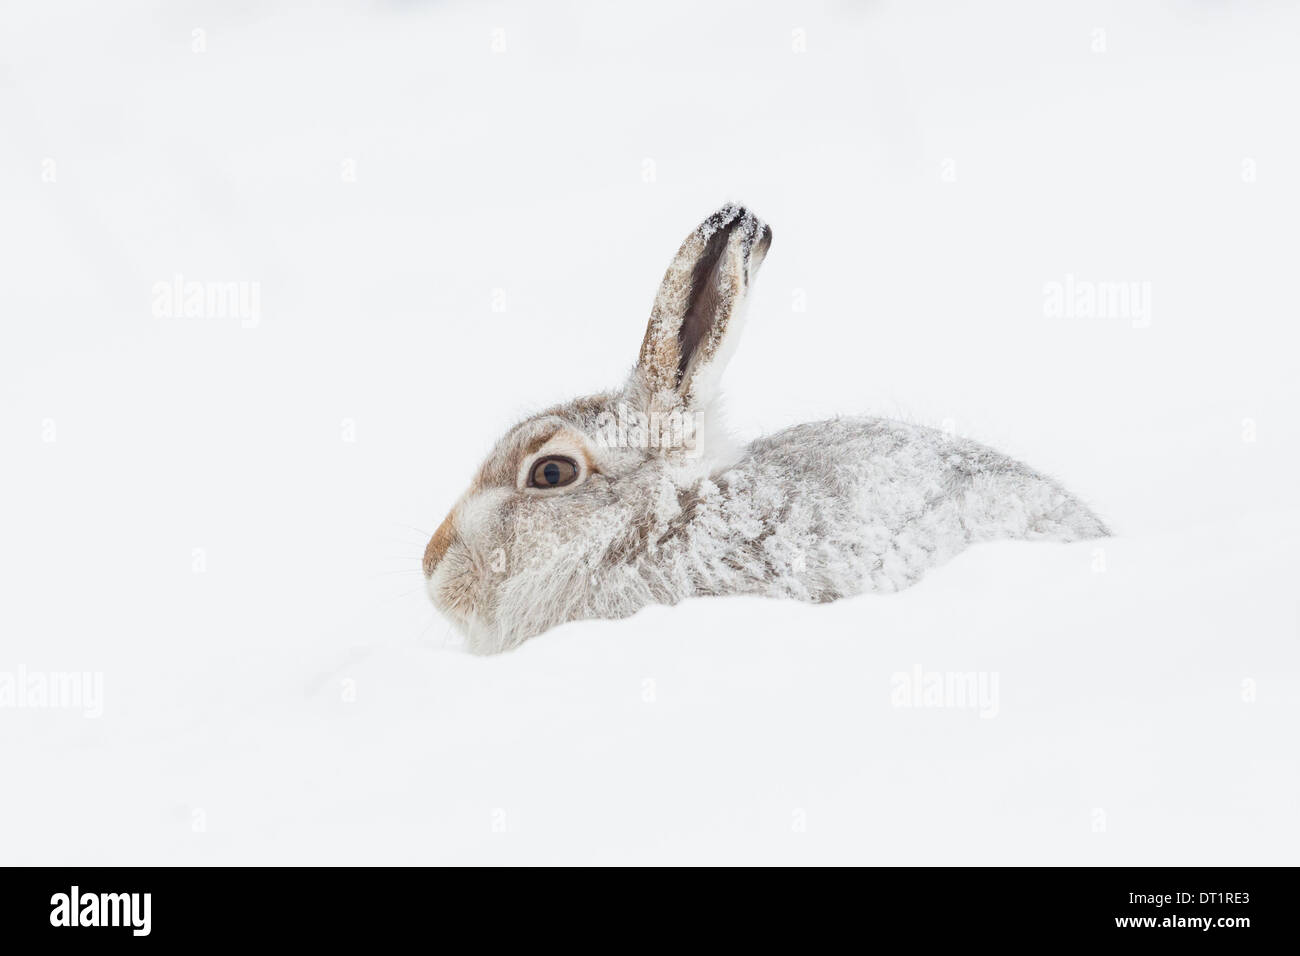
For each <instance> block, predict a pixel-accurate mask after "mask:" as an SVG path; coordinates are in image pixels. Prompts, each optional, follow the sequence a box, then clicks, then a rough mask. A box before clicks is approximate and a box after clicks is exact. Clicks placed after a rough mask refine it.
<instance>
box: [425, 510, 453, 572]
mask: <svg viewBox="0 0 1300 956" xmlns="http://www.w3.org/2000/svg"><path fill="white" fill-rule="evenodd" d="M455 538H456V529H455V527H454V526H453V525H452V521H451V515H447V517H445V518H443V519H442V524H440V525H438V530H437V531H435V532H434V533H433V537H432V538H430V539H429V546H428V547H427V548H425V549H424V576H425V577H426V578H427V577H431V576H432V575H433V569H434V568H436V567H437V566H438V562H439V561H441V560H442V556H443V555H444V554H446V553H447V549H448V548H450V547H451V543H452V541H454V540H455Z"/></svg>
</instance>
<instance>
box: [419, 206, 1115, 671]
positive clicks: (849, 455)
mask: <svg viewBox="0 0 1300 956" xmlns="http://www.w3.org/2000/svg"><path fill="white" fill-rule="evenodd" d="M771 241H772V232H771V230H770V229H769V228H768V227H767V226H766V225H765V224H764V223H763V222H761V221H760V220H759V219H757V218H756V217H755V216H754V215H753V214H752V213H750V212H749V211H748V210H746V209H743V208H741V207H738V206H734V205H728V206H724V207H723V208H721V209H719V210H718V211H717V212H715V213H714V214H713V215H711V216H709V218H708V219H706V220H704V222H703V223H701V224H700V225H699V227H698V228H697V229H695V231H694V232H692V233H691V234H690V235H689V236H687V237H686V241H685V242H684V243H682V247H681V249H679V250H678V252H677V256H676V258H674V259H673V261H672V263H671V264H670V265H669V267H668V272H667V274H666V275H665V276H664V279H663V284H662V285H661V286H660V288H659V293H658V296H657V297H656V299H655V303H654V309H653V311H652V312H651V314H650V324H649V327H648V328H647V329H646V333H645V339H644V341H642V343H641V353H640V357H639V358H638V360H637V364H636V368H634V369H633V370H632V374H631V375H630V376H629V378H628V380H627V382H626V384H625V385H624V386H623V387H622V389H620V390H618V391H613V392H608V393H606V394H603V395H595V396H591V397H588V398H578V399H574V400H573V401H571V402H569V403H568V404H565V405H560V406H557V407H555V408H551V409H548V410H547V411H544V412H542V413H540V414H538V415H534V416H533V417H531V418H528V419H526V420H524V421H522V422H520V423H519V424H518V425H516V426H515V427H513V428H512V429H510V430H509V431H508V432H507V433H506V434H505V437H503V438H502V439H501V440H500V441H499V442H498V443H497V445H496V448H495V449H493V451H492V453H491V455H489V456H488V459H487V461H486V462H484V463H483V466H482V467H481V468H479V470H478V474H477V475H476V476H475V477H474V480H473V483H472V484H471V485H470V487H469V490H468V491H467V492H466V493H465V494H464V496H463V497H462V498H461V499H460V501H459V502H458V503H457V504H456V506H455V507H454V508H452V510H451V514H449V515H448V516H447V518H446V520H444V521H443V522H442V524H441V526H440V527H439V528H438V530H437V532H435V533H434V535H433V538H432V539H431V540H430V541H429V546H428V548H427V549H426V550H425V552H424V573H425V575H426V577H427V579H428V581H427V584H428V590H429V594H430V596H431V597H432V598H433V602H434V604H435V605H436V606H437V607H438V608H439V609H440V610H441V611H443V612H444V613H445V614H446V615H447V616H448V617H449V618H450V619H451V620H452V621H453V622H454V623H455V624H456V625H457V626H458V628H459V629H460V630H462V631H463V632H464V633H465V635H466V637H467V640H468V646H469V648H470V649H471V650H473V651H476V652H479V653H492V652H495V651H502V650H506V649H508V648H511V647H515V646H517V645H518V644H520V643H521V642H523V641H525V640H527V639H528V638H530V637H533V636H534V635H536V634H540V633H541V632H543V631H545V630H547V629H548V628H550V627H553V626H555V625H556V624H560V623H562V622H564V621H572V620H576V619H579V618H618V617H625V616H627V615H629V614H633V613H635V612H636V611H637V610H639V609H640V608H643V607H645V606H646V605H647V604H654V603H659V604H675V603H677V602H678V601H680V600H682V599H683V598H688V597H694V596H697V595H710V594H761V595H766V596H769V597H786V598H798V599H799V600H802V601H819V602H820V601H834V600H835V599H836V598H841V597H845V596H848V595H852V594H860V593H862V592H864V591H897V590H899V589H901V588H905V587H907V586H908V585H910V584H912V583H914V582H915V581H917V580H918V579H919V578H920V577H921V575H923V574H924V573H925V572H926V571H928V570H929V569H930V568H932V567H934V566H935V565H938V564H941V563H942V562H944V561H946V560H948V558H950V557H952V556H953V555H955V554H957V552H959V551H961V550H962V549H963V548H965V547H966V546H967V545H968V544H970V543H972V542H975V541H988V540H992V539H996V538H1042V539H1048V540H1052V541H1075V540H1078V539H1082V538H1096V537H1101V536H1103V535H1105V534H1107V531H1106V528H1105V527H1104V526H1103V525H1102V523H1101V522H1100V521H1099V520H1098V519H1097V517H1096V516H1095V515H1093V514H1092V512H1091V511H1089V510H1088V508H1087V507H1085V506H1084V505H1083V504H1082V503H1081V502H1080V501H1079V500H1078V499H1076V498H1075V497H1074V496H1072V495H1071V494H1070V493H1069V492H1067V491H1066V490H1065V489H1064V488H1062V487H1061V486H1060V485H1058V484H1057V483H1056V482H1055V481H1053V480H1052V479H1050V478H1047V477H1045V476H1043V475H1040V474H1038V473H1037V472H1035V471H1033V470H1032V469H1030V468H1027V467H1026V466H1024V465H1022V464H1020V463H1019V462H1017V461H1013V460H1012V459H1010V458H1007V457H1006V456H1004V455H1001V454H999V453H998V452H996V451H993V450H992V449H990V448H986V447H984V446H982V445H979V444H976V443H975V442H972V441H966V440H964V439H961V438H954V437H951V436H949V435H946V434H943V433H941V432H938V431H935V430H933V429H930V428H922V427H919V426H916V425H909V424H905V423H902V422H896V421H889V420H886V419H880V418H840V419H835V420H832V421H824V422H814V423H812V424H807V425H796V426H794V427H793V428H787V429H785V430H784V431H781V432H777V433H776V434H774V435H769V436H767V437H765V438H760V439H758V440H757V441H755V442H753V443H752V444H751V445H749V446H748V447H747V448H737V447H734V446H731V445H729V443H728V441H727V439H726V436H725V434H724V433H721V430H720V428H719V427H718V425H717V423H716V422H715V420H714V419H715V414H714V411H713V404H714V400H715V396H716V394H717V390H718V379H719V376H720V375H721V373H722V369H723V366H724V365H725V363H726V360H727V357H728V355H729V353H730V352H731V350H732V348H733V347H734V345H735V342H736V339H737V337H738V336H739V334H740V326H741V319H742V313H743V310H744V306H745V299H746V295H747V293H748V292H749V287H750V284H751V283H752V282H753V280H754V276H755V274H756V273H757V272H758V268H759V266H760V265H761V264H762V262H763V257H764V256H765V255H766V254H767V250H768V247H769V245H770V244H771Z"/></svg>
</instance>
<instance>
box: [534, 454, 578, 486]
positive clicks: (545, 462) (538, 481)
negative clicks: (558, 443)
mask: <svg viewBox="0 0 1300 956" xmlns="http://www.w3.org/2000/svg"><path fill="white" fill-rule="evenodd" d="M577 480H578V463H577V462H575V461H574V460H573V459H572V458H561V457H559V456H552V457H548V458H539V459H537V461H536V462H534V463H533V469H532V471H530V472H529V473H528V484H529V485H530V486H531V487H533V488H560V487H562V486H564V485H571V484H573V483H574V482H575V481H577Z"/></svg>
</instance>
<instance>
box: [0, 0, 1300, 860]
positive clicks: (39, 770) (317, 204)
mask: <svg viewBox="0 0 1300 956" xmlns="http://www.w3.org/2000/svg"><path fill="white" fill-rule="evenodd" d="M738 10H739V8H736V7H732V6H726V7H718V8H716V9H709V10H705V11H699V10H697V9H696V8H695V5H688V4H678V3H669V4H665V5H662V6H661V7H659V8H656V11H655V15H654V16H653V17H635V18H632V19H631V20H629V19H628V18H627V15H626V14H619V13H617V12H615V11H613V10H607V9H603V8H601V7H599V6H596V5H588V4H576V5H571V6H567V7H564V8H563V9H562V10H560V11H556V12H546V11H544V10H543V9H542V8H541V7H539V6H537V5H528V6H525V5H522V4H521V5H515V4H507V3H502V4H496V5H489V6H485V7H480V6H478V5H473V6H471V5H469V4H449V5H446V4H444V5H435V4H417V3H389V4H376V5H374V6H372V7H368V8H357V7H351V8H345V7H343V6H338V7H331V6H324V7H321V8H314V9H308V8H306V7H301V8H299V7H286V8H283V9H281V10H280V11H279V12H259V11H257V10H255V9H253V8H249V9H247V10H231V9H228V8H227V6H226V5H221V4H198V5H195V6H193V7H186V8H175V7H156V6H155V5H152V4H144V3H139V4H127V5H125V6H123V5H117V9H115V10H113V11H111V12H110V11H108V10H106V9H100V8H99V7H98V6H96V5H93V4H85V5H84V6H83V7H82V9H81V11H80V12H79V13H76V14H73V15H68V14H67V13H66V12H65V11H62V10H61V11H55V10H53V9H52V8H51V9H44V8H42V7H41V6H40V5H34V4H29V5H25V6H23V7H13V6H11V7H7V8H6V9H5V10H4V12H3V13H0V63H3V64H4V65H5V67H4V71H3V74H2V75H0V128H3V129H4V130H5V136H4V137H3V139H0V171H2V172H3V175H2V176H0V208H3V210H4V215H3V219H0V254H2V255H3V260H4V262H5V268H4V269H3V270H2V271H0V315H3V316H4V330H5V331H4V335H5V344H4V348H3V350H2V351H0V383H2V384H0V389H2V390H0V430H2V434H3V447H4V449H5V451H4V456H5V457H4V469H3V474H4V481H3V487H4V492H5V493H4V495H3V496H2V497H0V528H2V529H3V545H2V546H0V580H3V581H4V600H3V602H0V675H3V674H6V673H9V674H13V673H16V672H17V671H18V670H19V668H20V667H21V668H25V669H26V670H27V671H29V672H41V673H48V674H55V673H65V672H77V673H83V672H88V673H93V674H99V675H102V681H103V684H102V686H103V701H102V704H103V714H102V716H99V717H97V718H96V717H88V716H83V713H82V711H81V710H80V709H78V708H75V707H64V708H33V707H14V706H3V707H0V766H3V768H4V784H5V785H4V787H3V788H0V862H3V863H6V864H30V863H40V864H145V863H152V864H165V863H182V864H190V863H193V864H201V863H326V862H329V863H361V862H368V863H597V862H609V863H615V862H617V863H629V862H640V863H669V862H735V863H770V862H792V863H824V862H843V863H848V862H854V863H901V864H925V863H1052V864H1059V863H1083V864H1192V863H1197V864H1228V863H1234V864H1236V863H1240V864H1252V863H1274V864H1276V863H1294V862H1295V861H1296V853H1297V849H1298V848H1300V832H1298V830H1300V825H1298V824H1297V822H1296V820H1297V814H1296V812H1295V810H1296V805H1297V795H1298V793H1300V791H1298V785H1300V767H1298V766H1297V749H1296V746H1295V737H1296V729H1297V717H1298V716H1300V714H1298V713H1297V700H1300V697H1298V695H1297V692H1298V691H1300V646H1298V641H1300V612H1298V608H1297V599H1296V594H1295V582H1296V579H1297V558H1296V547H1295V541H1296V540H1297V535H1298V534H1300V506H1297V504H1296V501H1295V488H1296V479H1297V464H1300V450H1298V449H1300V441H1298V440H1300V425H1298V424H1297V416H1296V414H1295V409H1296V407H1297V398H1298V396H1297V382H1298V381H1300V376H1298V375H1297V372H1298V371H1300V369H1298V368H1297V364H1298V359H1297V355H1298V354H1300V351H1298V350H1297V345H1298V344H1300V335H1298V334H1297V331H1296V323H1295V321H1294V317H1295V313H1296V292H1295V287H1294V280H1293V279H1292V275H1293V271H1294V270H1293V266H1294V262H1295V259H1296V253H1297V249H1296V248H1295V237H1294V230H1293V228H1292V224H1293V223H1294V221H1295V210H1296V200H1297V198H1300V197H1298V191H1300V187H1298V186H1297V182H1296V180H1295V178H1294V176H1293V175H1292V174H1291V173H1290V170H1293V169H1295V168H1297V163H1298V161H1300V134H1298V133H1297V130H1296V127H1295V124H1294V123H1293V122H1288V121H1287V120H1288V118H1289V117H1290V109H1289V104H1288V103H1287V102H1286V96H1285V93H1286V92H1287V91H1289V90H1293V89H1295V88H1296V87H1297V80H1300V77H1298V76H1297V73H1298V72H1300V66H1298V65H1297V64H1296V63H1295V61H1294V57H1293V56H1291V53H1290V50H1289V41H1290V37H1292V36H1294V32H1295V27H1296V22H1295V21H1296V18H1297V14H1296V13H1295V12H1294V11H1289V10H1281V9H1279V10H1239V9H1233V10H1226V9H1224V10H1220V9H1218V8H1215V7H1209V6H1172V7H1165V8H1159V9H1157V8H1149V9H1133V8H1131V6H1129V5H1121V4H1112V5H1107V6H1104V7H1101V8H1098V7H1095V6H1093V5H1089V6H1086V7H1085V6H1083V5H1074V4H1066V5H1056V4H1053V5H1050V6H1048V7H1044V6H1043V5H1038V4H1031V3H1024V4H1011V5H1008V7H1007V8H1006V10H1005V12H1002V13H999V14H998V15H996V16H994V15H991V14H989V13H987V12H976V11H974V10H967V9H964V8H963V7H962V6H961V5H959V4H951V5H945V6H944V7H943V8H942V13H941V14H940V12H939V8H936V10H935V11H932V12H930V13H928V14H927V15H926V16H924V17H922V16H921V15H920V14H919V13H917V12H916V11H909V10H908V9H907V8H906V7H901V6H900V7H897V8H895V7H891V6H867V7H865V8H863V9H862V10H861V11H855V10H854V9H852V8H849V7H842V8H841V7H831V8H827V9H826V10H825V11H816V12H814V11H808V10H806V9H804V8H801V7H799V6H797V5H793V4H779V3H767V4H758V5H753V9H752V10H750V9H749V7H748V6H747V7H746V10H747V11H748V12H746V13H745V14H744V15H743V19H741V14H740V13H739V12H738ZM195 29H202V30H203V31H205V32H204V33H203V34H202V36H203V42H204V45H205V50H204V52H202V53H196V52H194V51H193V44H194V43H195V36H194V34H193V33H192V31H193V30H195ZM497 29H501V30H503V31H504V33H503V34H497V35H496V36H497V37H498V39H499V38H501V37H504V42H505V51H504V52H501V53H494V52H493V49H492V47H493V42H494V39H493V38H494V33H493V31H494V30H497ZM1096 29H1103V30H1104V31H1105V52H1103V53H1097V52H1094V50H1093V47H1094V44H1095V39H1096V38H1095V35H1094V31H1095V30H1096ZM794 30H802V31H804V34H805V35H806V41H807V49H806V52H803V53H796V52H794V50H793V49H792V31H794ZM499 45H500V44H499V42H498V46H499ZM47 160H52V161H53V164H54V165H53V166H52V167H50V166H48V165H47V164H46V161H47ZM647 160H649V161H650V162H651V163H652V165H651V166H647V165H646V162H647ZM349 161H351V162H352V164H353V165H352V166H348V165H347V164H348V162H349ZM1247 161H1249V162H1250V164H1251V165H1250V166H1247V165H1246V163H1247ZM949 163H951V165H947V164H949ZM51 168H52V169H53V170H55V174H54V181H53V182H48V181H43V179H42V172H43V170H46V169H51ZM349 169H350V170H352V172H353V173H354V174H355V176H354V180H355V181H352V180H349V179H348V178H347V176H348V170H349ZM648 169H653V177H652V178H651V181H647V180H646V176H647V175H648V174H647V172H646V171H647V170H648ZM945 170H955V178H952V177H950V178H951V181H949V180H948V179H945V178H944V172H945ZM1248 171H1249V173H1248ZM1251 176H1253V177H1254V178H1250V177H1251ZM729 200H734V201H737V202H743V203H745V204H746V205H747V206H748V207H750V208H753V209H754V210H755V212H756V213H758V214H759V215H761V216H762V217H763V219H764V220H765V221H767V222H769V223H770V224H771V225H772V228H773V231H774V237H775V238H774V240H773V244H772V247H771V249H770V251H769V253H768V256H767V260H766V262H765V264H764V266H763V272H762V275H761V276H760V277H759V278H758V280H757V282H756V284H755V288H754V291H753V293H752V297H751V304H750V308H749V314H748V317H747V326H746V329H745V338H744V340H743V341H742V342H741V344H740V346H739V348H738V350H737V352H736V354H735V357H734V359H733V361H732V363H731V367H730V369H729V371H728V373H727V376H726V378H725V379H724V382H723V384H724V385H725V387H726V391H727V407H728V410H729V412H730V416H731V421H732V423H733V426H734V427H735V429H736V431H737V433H738V434H740V435H742V436H743V437H745V438H750V437H753V436H754V435H757V434H759V433H761V432H767V431H772V430H775V429H777V428H780V427H783V426H786V425H789V424H792V423H795V422H799V421H807V420H815V419H818V418H826V417H830V416H833V415H836V414H886V415H893V416H896V417H901V418H904V419H906V420H909V421H917V422H922V423H926V424H931V425H935V426H938V427H947V428H949V429H950V430H953V431H956V432H957V433H959V434H964V435H969V436H970V437H972V438H975V439H977V440H979V441H982V442H986V443H988V444H990V445H992V446H993V447H995V448H997V449H999V450H1000V451H1003V452H1005V453H1007V454H1010V455H1012V456H1014V457H1016V458H1018V459H1020V460H1023V461H1025V462H1026V463H1028V464H1029V465H1030V466H1031V467H1034V468H1037V469H1041V470H1043V471H1045V472H1047V473H1049V474H1051V475H1053V476H1054V477H1056V478H1058V479H1059V480H1061V481H1062V483H1063V484H1064V485H1065V486H1066V487H1068V488H1069V489H1070V490H1071V491H1073V492H1075V493H1077V494H1079V495H1080V496H1081V497H1082V498H1083V499H1084V500H1086V501H1087V502H1088V503H1089V504H1090V505H1092V506H1093V507H1094V508H1095V509H1096V510H1097V511H1098V513H1099V514H1100V515H1101V516H1102V517H1103V518H1104V519H1105V520H1106V521H1107V523H1108V524H1109V525H1110V526H1111V527H1112V529H1113V531H1114V532H1115V535H1116V536H1115V537H1114V538H1111V539H1107V540H1105V541H1103V542H1081V543H1079V544H1072V545H1055V544H1048V543H1025V542H1000V543H995V544H983V545H978V546H975V547H972V548H971V549H969V550H967V551H966V552H964V553H963V554H961V555H959V556H957V557H956V558H954V559H953V560H952V561H951V562H949V563H947V564H946V565H944V566H943V567H941V568H939V569H937V570H935V571H933V572H931V573H930V574H929V575H927V577H926V578H925V579H924V580H923V581H921V582H920V583H919V584H918V585H916V586H914V587H912V588H911V589H909V590H907V591H904V592H902V593H899V594H893V595H864V596H862V597H858V598H852V599H847V600H843V601H840V602H836V603H834V604H829V605H823V606H808V605H803V604H799V603H796V602H786V601H775V600H764V599H758V598H753V599H750V598H719V599H708V600H698V601H691V602H686V603H683V604H681V605H679V606H677V607H671V608H669V607H652V608H648V609H646V610H644V611H642V612H640V613H639V614H637V615H636V616H635V617H633V618H630V619H628V620H625V621H617V622H600V621H589V622H581V623H575V624H570V625H566V626H563V627H561V628H557V629H555V630H553V631H551V632H549V633H547V634H545V635H543V636H541V637H538V638H536V639H534V640H532V641H530V642H528V643H527V644H525V645H524V646H523V647H521V648H520V649H518V650H517V651H513V652H510V653H508V654H504V655H499V656H496V657H491V658H478V657H474V656H471V655H468V654H466V653H464V651H463V650H462V649H461V648H460V647H458V646H457V645H456V643H455V638H454V637H453V635H452V633H451V629H450V626H449V625H448V624H447V623H446V622H445V621H443V620H442V619H440V618H438V617H437V616H436V615H435V613H434V611H433V609H432V608H431V607H430V605H429V603H428V600H427V598H426V596H425V595H424V593H423V588H422V586H421V584H422V578H421V576H420V573H419V560H420V555H421V553H422V551H423V548H424V544H425V542H426V541H427V538H428V535H429V533H431V532H432V530H433V529H434V528H435V527H436V526H437V524H438V522H439V521H441V519H442V517H443V515H444V514H445V513H446V510H447V509H448V508H449V507H450V506H451V504H452V503H453V502H454V501H455V500H456V498H457V497H458V496H459V495H460V493H461V492H462V491H463V490H464V487H465V485H466V484H467V482H468V481H469V479H470V477H471V476H472V474H473V472H474V470H475V468H476V467H477V466H478V464H479V463H480V461H481V460H482V458H483V456H484V455H485V454H486V452H487V451H488V450H489V449H490V448H491V447H492V444H493V443H494V442H495V440H496V439H497V438H498V437H499V435H500V434H501V433H502V432H503V431H504V430H505V428H506V427H508V426H509V425H510V424H511V423H513V422H514V421H516V420H518V419H519V418H520V417H521V416H522V415H525V414H528V413H530V412H532V411H536V410H537V409H540V408H544V407H546V406H548V405H550V404H553V403H555V402H558V401H563V400H566V399H568V398H571V397H573V396H574V395H577V394H582V393H589V392H595V391H598V390H601V389H604V388H608V387H613V386H616V385H617V384H619V383H620V382H621V381H622V380H623V378H624V376H625V375H626V373H627V370H628V368H629V367H630V365H631V363H632V362H633V361H634V359H635V357H636V351H637V347H638V345H639V343H640V342H641V337H642V333H643V331H644V326H645V321H646V319H647V317H648V315H649V310H650V307H651V305H652V301H653V297H654V293H655V289H656V288H657V286H658V283H659V280H660V278H661V277H662V275H663V270H664V268H665V266H666V265H667V263H668V260H669V259H670V258H671V256H672V254H673V252H674V251H675V249H676V248H677V246H678V244H679V243H680V241H681V239H682V237H683V236H684V235H685V234H686V232H687V231H689V230H690V229H691V228H692V226H693V225H694V224H695V223H697V222H698V221H699V220H700V218H701V217H702V216H704V215H706V214H707V213H708V212H709V211H710V210H712V209H714V208H716V207H717V206H719V205H720V204H721V203H723V202H725V201H729ZM176 275H181V276H183V277H184V281H195V282H199V283H205V284H214V283H224V282H243V283H257V284H258V285H257V297H258V298H257V299H256V301H258V302H259V303H260V304H259V315H258V316H257V321H256V322H255V323H251V324H250V323H249V322H246V321H241V318H240V317H238V316H235V317H231V316H227V317H224V318H222V317H212V316H209V317H201V318H184V317H183V314H181V315H179V316H178V315H173V316H172V317H160V316H159V315H157V314H155V312H154V311H153V309H152V305H153V302H154V298H155V295H156V294H158V293H157V292H156V286H157V285H158V284H159V283H163V284H168V283H172V282H173V279H174V277H175V276H176ZM1080 282H1092V283H1105V282H1138V283H1149V284H1150V286H1149V288H1150V293H1151V294H1150V299H1149V300H1145V301H1147V302H1148V303H1149V306H1150V313H1149V315H1148V316H1145V317H1144V316H1129V315H1120V316H1107V315H1101V316H1098V315H1096V314H1095V313H1092V312H1089V311H1088V310H1083V311H1079V310H1069V311H1065V312H1064V313H1062V312H1060V311H1057V310H1052V309H1049V308H1048V306H1049V304H1050V303H1049V301H1048V300H1049V299H1050V297H1051V296H1052V295H1055V294H1057V293H1058V292H1059V290H1060V289H1062V288H1071V289H1074V288H1077V287H1078V286H1079V283H1080ZM244 288H245V290H246V291H247V290H249V289H250V288H251V287H248V286H245V287H244ZM1045 290H1046V291H1045ZM204 291H205V292H206V291H208V290H207V288H206V287H205V289H204ZM498 293H500V294H498ZM243 301H245V302H246V303H247V302H251V301H254V299H252V298H251V297H249V296H247V295H245V297H244V300H243ZM801 303H802V305H803V307H802V308H801V307H800V304H801ZM1148 319H1149V321H1147V320H1148ZM51 439H52V440H51ZM918 670H919V671H920V673H921V674H922V675H923V676H922V682H924V675H927V674H938V675H941V676H942V677H946V678H948V679H952V678H954V677H960V676H961V675H974V676H975V677H977V678H980V677H982V678H983V680H984V684H983V686H984V687H985V688H986V689H990V690H991V689H992V688H993V687H996V707H995V708H992V709H990V708H987V707H984V708H980V707H971V706H965V707H947V706H944V707H937V706H936V707H930V706H920V707H917V706H901V704H902V703H904V702H905V701H904V698H905V697H906V695H904V694H901V693H900V688H908V687H910V686H911V685H910V683H909V682H910V681H911V680H912V679H913V675H914V674H915V673H916V672H917V671H918ZM947 699H948V700H951V698H947ZM910 702H911V703H915V701H914V700H912V701H910ZM922 703H924V698H923V699H922Z"/></svg>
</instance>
